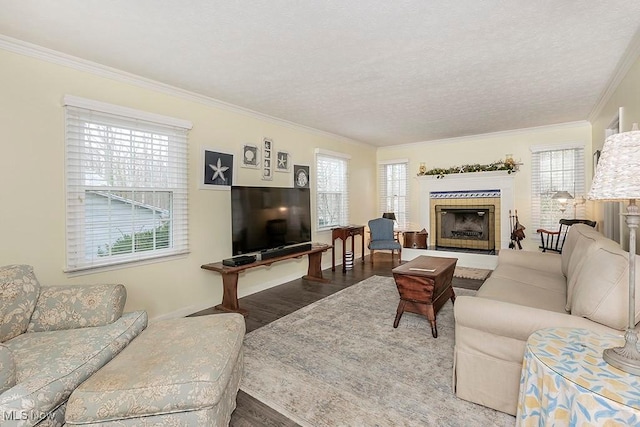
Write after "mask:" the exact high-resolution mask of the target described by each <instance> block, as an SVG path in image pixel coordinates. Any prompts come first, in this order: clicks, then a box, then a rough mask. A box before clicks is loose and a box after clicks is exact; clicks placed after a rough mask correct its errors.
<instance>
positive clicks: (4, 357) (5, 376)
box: [0, 344, 16, 394]
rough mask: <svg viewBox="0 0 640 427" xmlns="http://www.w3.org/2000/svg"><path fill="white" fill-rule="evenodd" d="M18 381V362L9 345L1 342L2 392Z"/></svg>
mask: <svg viewBox="0 0 640 427" xmlns="http://www.w3.org/2000/svg"><path fill="white" fill-rule="evenodd" d="M15 383H16V364H15V362H14V361H13V354H12V353H11V350H9V347H7V346H6V345H3V344H0V394H2V393H4V392H5V391H6V390H8V389H10V388H11V387H13V386H14V385H15Z"/></svg>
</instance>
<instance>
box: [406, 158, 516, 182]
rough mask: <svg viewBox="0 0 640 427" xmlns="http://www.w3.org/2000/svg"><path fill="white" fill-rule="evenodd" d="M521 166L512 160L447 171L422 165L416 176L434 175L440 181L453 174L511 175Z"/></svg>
mask: <svg viewBox="0 0 640 427" xmlns="http://www.w3.org/2000/svg"><path fill="white" fill-rule="evenodd" d="M521 164H522V163H516V161H515V160H513V159H512V158H507V159H506V160H498V161H497V162H493V163H489V164H488V165H481V164H471V165H462V166H454V167H451V168H449V169H443V168H434V169H430V170H426V168H425V167H424V165H421V166H420V171H419V172H418V176H424V175H435V176H436V178H438V179H440V178H444V176H445V175H449V174H453V173H468V172H491V171H507V173H509V174H512V173H516V172H518V169H519V167H520V165H521Z"/></svg>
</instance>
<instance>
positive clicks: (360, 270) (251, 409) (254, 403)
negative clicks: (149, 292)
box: [192, 253, 482, 427]
mask: <svg viewBox="0 0 640 427" xmlns="http://www.w3.org/2000/svg"><path fill="white" fill-rule="evenodd" d="M397 265H398V262H397V257H396V259H395V263H392V262H391V255H390V254H387V253H376V255H375V259H374V263H373V265H372V263H371V261H370V259H369V257H367V258H366V259H365V262H364V263H362V262H361V260H360V259H358V260H356V261H355V262H354V266H353V269H352V270H349V271H347V272H346V273H342V269H341V266H338V267H336V271H331V269H330V268H329V269H327V270H323V272H322V274H323V276H324V277H325V278H327V279H329V280H330V283H316V282H310V281H307V280H304V279H297V280H293V281H291V282H288V283H284V284H282V285H279V286H275V287H273V288H269V289H266V290H264V291H261V292H258V293H255V294H253V295H249V296H246V297H244V298H240V299H239V302H240V306H241V307H242V308H245V309H247V310H249V316H248V317H247V318H246V325H247V332H251V331H253V330H256V329H258V328H259V327H261V326H264V325H266V324H268V323H270V322H273V321H274V320H277V319H279V318H281V317H284V316H286V315H287V314H289V313H293V312H294V311H296V310H298V309H300V308H302V307H304V306H306V305H309V304H311V303H313V302H315V301H318V300H320V299H322V298H324V297H327V296H329V295H331V294H333V293H335V292H338V291H340V290H342V289H344V288H346V287H349V286H351V285H354V284H356V283H358V282H360V281H362V280H364V279H366V278H368V277H371V276H376V275H377V276H391V269H392V268H393V267H396V266H397ZM481 284H482V280H471V279H460V278H457V277H454V278H453V286H454V287H460V288H467V289H478V288H479V287H480V285H481ZM240 286H242V284H240ZM217 313H221V312H220V311H218V310H216V309H214V308H209V309H206V310H202V311H200V312H198V313H194V314H193V315H192V316H202V315H207V314H217ZM230 425H231V426H234V427H256V426H273V427H276V426H278V427H290V426H297V425H298V424H296V423H295V422H293V421H291V420H290V419H288V418H286V417H285V416H284V415H282V414H280V413H279V412H276V411H275V410H273V409H271V408H270V407H268V406H267V405H265V404H263V403H262V402H260V401H258V400H257V399H254V398H253V397H251V396H249V395H248V394H246V393H244V392H243V391H242V390H240V391H239V392H238V397H237V407H236V410H235V411H234V412H233V415H232V417H231V423H230Z"/></svg>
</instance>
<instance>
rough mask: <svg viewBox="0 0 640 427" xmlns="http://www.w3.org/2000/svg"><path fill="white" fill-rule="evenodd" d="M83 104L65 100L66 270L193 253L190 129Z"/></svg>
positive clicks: (102, 105)
mask: <svg viewBox="0 0 640 427" xmlns="http://www.w3.org/2000/svg"><path fill="white" fill-rule="evenodd" d="M74 100H75V99H74ZM82 101H83V102H72V101H67V99H65V102H66V105H65V130H66V133H65V139H66V193H67V229H66V242H67V268H66V271H75V270H83V269H89V268H95V267H102V266H107V265H114V264H121V263H126V262H132V261H138V260H144V259H150V258H156V257H161V256H168V255H176V254H182V253H186V252H187V251H188V240H187V236H188V232H187V231H188V230H187V225H188V224H187V181H188V176H187V132H188V128H187V127H181V126H176V125H175V124H166V123H159V122H156V121H149V120H144V119H140V118H139V117H127V116H126V115H121V114H114V113H112V112H105V111H101V110H110V109H112V110H113V111H117V112H125V113H127V114H128V113H131V112H132V111H134V110H129V109H120V107H117V106H108V105H107V104H101V103H95V105H97V106H99V107H101V108H100V110H98V109H90V108H85V105H87V104H91V101H89V102H86V100H82ZM77 105H82V107H79V106H77ZM102 107H104V108H102ZM140 116H143V117H151V116H154V115H149V114H146V113H144V112H140ZM157 117H160V116H157ZM154 118H155V116H154ZM167 119H170V118H167ZM169 121H171V120H169ZM187 123H188V122H187ZM189 128H190V125H189Z"/></svg>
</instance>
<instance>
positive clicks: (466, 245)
mask: <svg viewBox="0 0 640 427" xmlns="http://www.w3.org/2000/svg"><path fill="white" fill-rule="evenodd" d="M435 208H436V249H437V248H443V249H446V248H458V249H471V250H484V251H487V252H489V253H495V247H496V246H495V206H493V205H467V206H446V205H436V207H435Z"/></svg>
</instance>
